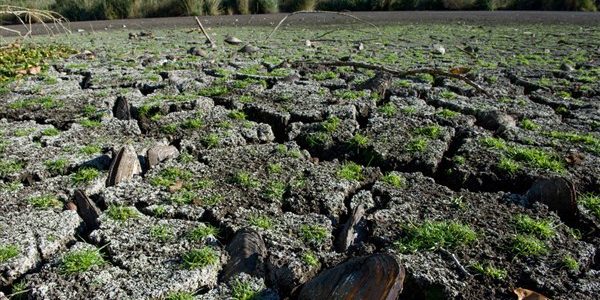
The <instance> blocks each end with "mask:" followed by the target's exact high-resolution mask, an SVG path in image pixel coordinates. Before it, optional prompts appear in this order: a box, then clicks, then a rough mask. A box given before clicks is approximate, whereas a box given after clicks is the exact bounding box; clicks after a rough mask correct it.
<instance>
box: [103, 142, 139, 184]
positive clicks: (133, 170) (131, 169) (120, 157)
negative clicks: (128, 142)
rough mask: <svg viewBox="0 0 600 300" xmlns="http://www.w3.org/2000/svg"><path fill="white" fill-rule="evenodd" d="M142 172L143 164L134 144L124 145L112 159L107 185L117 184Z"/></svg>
mask: <svg viewBox="0 0 600 300" xmlns="http://www.w3.org/2000/svg"><path fill="white" fill-rule="evenodd" d="M141 173H142V166H141V165H140V160H139V159H138V157H137V153H136V152H135V149H134V148H133V146H124V147H123V148H121V150H119V152H118V153H117V155H115V157H114V158H113V160H112V163H111V164H110V168H109V169H108V178H107V179H106V186H113V185H117V184H119V183H120V182H123V181H127V180H130V179H131V178H133V176H134V175H138V174H141Z"/></svg>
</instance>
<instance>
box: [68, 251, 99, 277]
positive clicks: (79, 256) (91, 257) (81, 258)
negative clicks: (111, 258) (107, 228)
mask: <svg viewBox="0 0 600 300" xmlns="http://www.w3.org/2000/svg"><path fill="white" fill-rule="evenodd" d="M105 263H106V262H105V261H104V258H103V257H102V255H101V254H100V251H99V250H98V249H86V250H79V251H75V252H71V253H69V254H67V255H65V257H63V260H62V264H61V273H63V274H66V275H70V274H75V273H81V272H86V271H89V270H90V269H91V268H93V267H95V266H102V265H104V264H105Z"/></svg>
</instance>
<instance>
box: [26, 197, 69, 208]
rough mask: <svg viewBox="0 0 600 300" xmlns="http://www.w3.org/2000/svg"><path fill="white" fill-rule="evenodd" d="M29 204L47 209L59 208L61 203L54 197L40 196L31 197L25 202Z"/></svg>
mask: <svg viewBox="0 0 600 300" xmlns="http://www.w3.org/2000/svg"><path fill="white" fill-rule="evenodd" d="M27 202H29V204H31V205H33V206H34V207H37V208H49V207H60V205H61V202H60V201H59V200H58V198H57V197H56V196H52V195H42V196H35V197H31V198H29V199H28V200H27Z"/></svg>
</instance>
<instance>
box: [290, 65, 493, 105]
mask: <svg viewBox="0 0 600 300" xmlns="http://www.w3.org/2000/svg"><path fill="white" fill-rule="evenodd" d="M294 64H296V65H298V64H306V65H320V66H329V67H355V68H362V69H367V70H377V71H382V72H387V73H390V74H392V75H395V76H398V77H406V76H412V75H417V74H429V75H432V76H443V77H448V78H454V79H458V80H461V81H463V82H465V83H466V84H468V85H470V86H472V87H473V88H475V90H477V91H478V92H480V93H482V94H484V95H486V96H488V97H491V98H495V97H494V96H493V95H492V94H491V93H489V92H488V91H486V90H485V89H484V88H483V87H482V86H480V85H479V84H477V83H476V82H475V81H473V80H471V79H469V78H467V77H465V76H463V75H460V74H452V73H450V72H448V71H446V70H443V69H440V68H419V69H410V70H396V69H392V68H388V67H386V66H381V65H371V64H367V63H362V62H353V61H332V62H311V61H298V62H295V63H294Z"/></svg>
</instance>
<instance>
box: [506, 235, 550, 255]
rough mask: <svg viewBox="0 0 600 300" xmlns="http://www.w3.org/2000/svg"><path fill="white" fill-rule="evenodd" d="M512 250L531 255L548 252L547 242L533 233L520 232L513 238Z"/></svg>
mask: <svg viewBox="0 0 600 300" xmlns="http://www.w3.org/2000/svg"><path fill="white" fill-rule="evenodd" d="M511 249H512V252H513V253H514V254H516V255H520V256H525V257H531V256H540V255H545V254H547V253H548V248H547V246H546V244H545V243H544V242H543V241H541V240H539V239H537V238H536V237H535V236H532V235H522V234H519V235H517V236H515V237H514V238H513V240H512V246H511Z"/></svg>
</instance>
